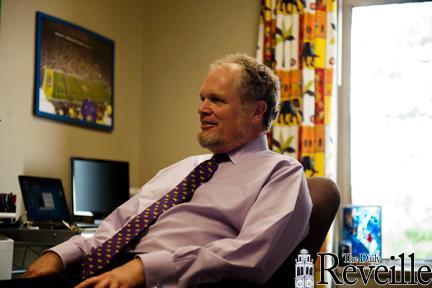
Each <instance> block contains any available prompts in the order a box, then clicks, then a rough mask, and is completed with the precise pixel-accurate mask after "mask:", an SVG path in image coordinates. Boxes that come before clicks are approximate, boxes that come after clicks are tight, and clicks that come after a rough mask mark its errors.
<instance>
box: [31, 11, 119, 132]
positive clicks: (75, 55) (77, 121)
mask: <svg viewBox="0 0 432 288" xmlns="http://www.w3.org/2000/svg"><path fill="white" fill-rule="evenodd" d="M36 18H37V23H36V26H37V28H36V72H35V75H36V77H35V81H36V85H35V97H34V113H35V115H36V116H39V117H43V118H49V119H53V120H57V121H62V122H66V123H70V124H74V125H80V126H85V127H89V128H95V129H102V130H108V131H111V130H112V129H113V127H114V42H113V41H112V40H110V39H107V38H105V37H103V36H101V35H99V34H96V33H94V32H92V31H90V30H88V29H85V28H83V27H80V26H78V25H75V24H72V23H69V22H66V21H64V20H61V19H59V18H56V17H53V16H49V15H47V14H44V13H41V12H37V13H36Z"/></svg>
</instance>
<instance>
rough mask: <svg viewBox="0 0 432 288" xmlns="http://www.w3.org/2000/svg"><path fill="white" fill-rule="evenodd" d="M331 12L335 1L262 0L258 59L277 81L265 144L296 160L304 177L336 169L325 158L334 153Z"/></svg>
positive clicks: (333, 13) (333, 26)
mask: <svg viewBox="0 0 432 288" xmlns="http://www.w3.org/2000/svg"><path fill="white" fill-rule="evenodd" d="M336 13H337V9H336V0H316V1H315V0H288V1H282V0H262V7H261V16H260V24H259V39H258V50H257V59H258V60H259V61H261V63H264V64H266V65H267V66H269V67H271V68H272V69H273V70H274V71H275V73H276V74H277V75H278V76H279V78H280V81H281V106H280V115H279V118H278V119H277V121H275V123H274V125H273V129H272V131H271V132H270V133H269V134H268V139H269V145H270V148H271V149H272V150H274V151H276V152H279V153H284V154H288V155H290V156H293V157H295V158H296V159H298V160H299V161H300V162H301V163H302V164H303V167H304V170H305V173H306V175H307V176H308V177H309V176H330V177H331V176H332V175H331V174H334V173H335V172H334V171H333V172H332V171H330V170H331V169H328V167H327V169H326V162H327V161H326V158H327V159H328V157H333V155H331V154H332V153H331V152H330V151H331V149H328V148H329V147H326V146H329V145H332V143H333V141H332V138H331V136H330V133H329V129H330V128H329V127H330V126H329V124H330V110H331V109H330V107H331V103H332V101H331V99H332V94H333V92H334V91H333V90H334V89H333V86H335V85H334V82H335V79H334V78H335V73H334V66H335V59H336V55H335V52H336V20H337V19H336V17H337V15H336ZM329 162H330V161H329ZM327 166H328V165H327ZM326 170H327V171H326ZM331 178H334V177H331Z"/></svg>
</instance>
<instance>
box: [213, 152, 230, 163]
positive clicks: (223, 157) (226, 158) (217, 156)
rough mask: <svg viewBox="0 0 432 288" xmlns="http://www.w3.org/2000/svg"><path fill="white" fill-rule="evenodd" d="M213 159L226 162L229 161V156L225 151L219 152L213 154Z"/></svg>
mask: <svg viewBox="0 0 432 288" xmlns="http://www.w3.org/2000/svg"><path fill="white" fill-rule="evenodd" d="M213 157H214V159H215V160H216V162H217V163H222V162H228V161H230V158H229V156H228V154H227V153H219V154H215V155H214V156H213Z"/></svg>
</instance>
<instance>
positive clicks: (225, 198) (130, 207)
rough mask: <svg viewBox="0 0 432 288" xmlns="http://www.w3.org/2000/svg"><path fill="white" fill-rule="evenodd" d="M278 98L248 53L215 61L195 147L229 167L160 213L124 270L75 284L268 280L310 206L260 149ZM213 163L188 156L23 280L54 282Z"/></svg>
mask: <svg viewBox="0 0 432 288" xmlns="http://www.w3.org/2000/svg"><path fill="white" fill-rule="evenodd" d="M279 93H280V92H279V83H278V80H277V78H276V76H275V75H274V74H273V72H272V71H271V70H270V69H269V68H267V67H265V66H264V65H261V64H258V63H257V62H256V61H255V60H254V59H253V58H251V57H249V56H246V55H243V54H235V55H228V56H226V57H224V58H222V59H220V60H218V61H216V62H215V63H213V64H212V66H211V69H210V72H209V74H208V76H207V78H206V79H205V81H204V83H203V85H202V87H201V89H200V94H199V96H200V100H201V104H200V106H199V108H198V113H199V116H200V122H201V132H200V133H199V134H198V141H199V143H200V144H201V146H203V147H205V148H207V149H209V150H210V151H211V152H212V153H214V154H218V155H220V154H224V155H225V157H226V155H228V158H226V159H225V160H227V161H225V162H221V163H219V164H218V166H217V170H216V172H213V173H214V174H213V176H212V177H211V178H210V179H209V180H208V181H207V182H206V183H203V184H201V186H199V187H198V188H196V191H195V192H194V194H193V198H192V199H191V200H190V201H189V202H183V203H181V204H178V205H175V206H174V207H170V208H169V209H167V210H166V211H164V213H162V214H161V215H160V216H159V217H158V218H157V220H156V222H155V223H154V224H153V225H151V226H150V227H149V228H147V229H145V230H144V231H143V232H140V233H139V235H138V236H137V237H136V238H135V239H133V240H132V242H131V243H130V244H128V245H127V247H126V248H125V249H123V248H122V251H121V252H119V254H123V255H129V256H130V255H132V257H130V258H126V259H128V260H127V261H125V262H126V263H123V262H122V263H121V264H119V265H117V266H114V267H111V268H110V270H109V269H108V270H107V269H105V272H104V273H101V274H99V275H97V276H93V277H89V278H87V279H86V280H84V281H83V282H81V283H80V284H79V285H78V286H76V287H77V288H85V287H97V288H99V287H143V286H144V285H146V286H147V287H189V286H194V285H197V284H200V283H210V282H217V281H219V280H221V279H236V280H243V281H248V282H252V283H264V282H266V281H267V280H268V279H269V278H270V276H271V275H272V273H273V272H274V271H275V270H276V269H277V268H278V267H279V265H281V264H282V262H283V261H284V259H285V258H286V257H287V256H288V255H289V254H290V252H291V251H292V250H293V249H294V248H295V247H296V245H297V244H298V243H299V242H300V241H301V240H302V239H303V238H304V237H305V235H306V233H307V230H308V224H307V223H308V219H309V216H310V211H311V206H312V204H311V200H310V196H309V193H308V190H307V185H306V181H305V177H304V173H303V170H302V166H301V165H300V164H299V163H298V162H297V161H296V160H294V159H291V158H289V157H286V156H282V155H279V154H276V153H274V152H272V151H270V150H269V149H268V148H267V142H266V137H265V132H266V131H267V130H268V129H269V128H270V126H271V123H272V122H273V120H274V119H275V118H276V116H277V107H278V99H279ZM211 157H212V155H200V156H194V157H189V158H187V159H184V160H182V161H180V162H178V163H175V164H173V165H171V166H169V167H167V168H165V169H163V170H161V171H159V173H158V174H157V175H156V176H155V177H154V178H153V179H151V180H150V181H149V182H148V183H147V184H146V185H144V186H143V187H142V189H141V192H140V193H139V194H138V195H137V196H135V197H133V198H132V199H130V200H129V201H127V202H126V203H125V204H123V205H122V206H120V207H119V208H118V209H116V210H115V211H114V212H113V213H112V214H111V215H110V216H108V217H107V218H106V219H105V220H104V221H103V222H102V224H101V225H100V227H99V229H98V230H97V232H96V233H95V235H94V237H93V238H89V239H84V238H82V237H80V236H75V237H73V238H71V239H70V240H68V241H67V242H65V243H62V244H60V245H58V246H56V247H54V248H52V249H50V250H49V251H48V252H46V253H44V254H43V255H42V256H41V257H40V258H39V259H37V260H36V261H35V262H34V263H33V264H32V265H30V267H29V269H28V271H27V272H26V274H25V275H24V277H39V276H47V275H55V274H58V273H61V272H63V271H64V269H67V268H69V267H70V266H72V265H74V264H76V263H80V262H81V261H83V259H84V258H85V257H86V255H88V254H89V253H91V252H92V248H95V247H98V246H100V245H102V244H103V243H105V242H107V241H109V239H110V238H111V237H113V235H114V234H116V233H117V231H119V230H121V229H122V227H124V226H125V225H127V224H128V222H129V221H130V220H131V219H132V218H133V217H135V216H136V215H141V213H142V212H143V211H144V210H146V209H147V210H148V207H149V206H150V205H152V204H153V203H154V202H155V201H156V200H158V199H160V198H161V197H163V196H164V195H166V194H167V193H168V192H169V191H172V190H173V188H174V187H176V185H177V184H178V183H181V182H182V179H185V177H188V176H187V175H188V173H189V172H190V171H191V170H193V169H194V168H195V167H197V166H198V165H201V164H200V163H201V162H203V161H205V160H208V161H210V160H211V159H210V158H211ZM209 159H210V160H209ZM137 233H138V232H137ZM95 275H96V274H95Z"/></svg>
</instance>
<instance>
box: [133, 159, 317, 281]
mask: <svg viewBox="0 0 432 288" xmlns="http://www.w3.org/2000/svg"><path fill="white" fill-rule="evenodd" d="M311 210H312V202H311V199H310V195H309V192H308V188H307V183H306V179H305V176H304V173H303V169H302V167H301V165H300V164H296V165H290V166H287V167H282V168H280V169H278V170H277V171H275V173H273V174H272V176H271V179H269V181H268V182H267V183H266V184H265V186H264V187H263V188H262V189H261V191H260V193H259V196H258V198H257V199H256V201H255V203H254V205H253V206H252V207H251V209H250V210H249V213H248V215H247V216H246V218H245V221H244V223H243V226H242V228H241V230H240V232H239V234H238V235H237V237H236V238H227V239H221V240H217V241H214V242H211V243H209V244H207V245H205V246H203V247H198V246H188V247H182V248H180V249H178V250H177V251H175V252H174V253H170V252H167V251H157V252H152V253H147V254H141V255H139V257H140V258H141V259H142V261H143V263H144V267H145V273H146V281H147V287H154V286H158V285H163V286H164V287H188V286H191V285H196V284H199V283H206V282H217V281H219V280H221V279H236V280H244V281H248V282H252V283H256V284H262V283H265V282H266V281H267V280H268V279H269V278H270V276H271V275H272V274H273V273H274V272H275V271H276V270H277V268H278V267H279V266H280V265H281V264H282V263H283V262H284V260H285V259H286V258H287V257H288V256H289V254H290V253H291V252H292V251H293V250H294V248H295V247H296V246H297V245H298V243H299V242H300V241H301V240H302V239H303V238H304V237H305V236H306V233H307V232H308V222H309V217H310V213H311Z"/></svg>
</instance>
